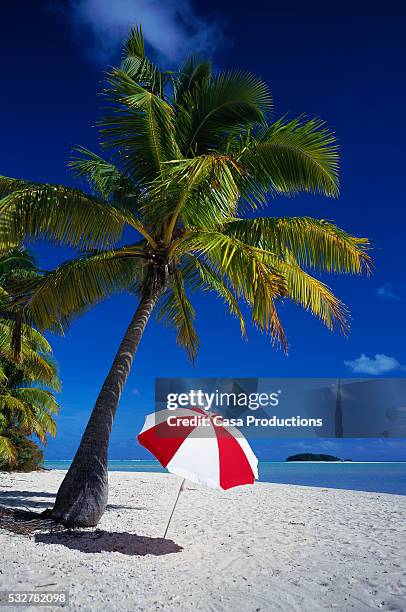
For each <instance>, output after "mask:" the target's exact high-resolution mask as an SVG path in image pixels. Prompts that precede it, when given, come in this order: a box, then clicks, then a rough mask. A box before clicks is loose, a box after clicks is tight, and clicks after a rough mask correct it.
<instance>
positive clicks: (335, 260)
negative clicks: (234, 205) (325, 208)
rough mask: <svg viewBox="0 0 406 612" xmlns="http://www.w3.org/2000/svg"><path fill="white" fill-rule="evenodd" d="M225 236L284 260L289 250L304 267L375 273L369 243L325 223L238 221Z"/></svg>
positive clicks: (225, 229) (228, 225)
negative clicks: (372, 268)
mask: <svg viewBox="0 0 406 612" xmlns="http://www.w3.org/2000/svg"><path fill="white" fill-rule="evenodd" d="M222 232H224V233H225V234H227V235H229V236H233V237H234V238H237V239H238V240H241V241H242V242H244V243H245V244H249V245H251V246H253V247H256V248H259V249H264V250H266V251H269V252H271V253H273V254H275V255H277V256H280V257H284V256H285V252H286V249H289V250H290V251H291V252H292V253H293V254H294V257H295V258H296V260H297V261H298V263H299V265H300V266H304V267H310V268H314V269H317V270H321V271H326V272H335V273H350V274H361V273H362V272H367V273H368V272H369V271H370V269H371V258H370V256H369V255H368V253H367V251H368V249H369V247H370V245H369V241H368V239H366V238H357V237H356V236H352V235H351V234H348V233H347V232H345V231H344V230H342V229H340V228H339V227H337V226H335V225H334V224H332V223H329V222H327V221H324V220H323V219H321V220H319V219H312V218H311V217H270V218H267V217H257V218H255V219H235V220H231V221H230V222H229V223H226V224H225V225H224V226H223V227H222Z"/></svg>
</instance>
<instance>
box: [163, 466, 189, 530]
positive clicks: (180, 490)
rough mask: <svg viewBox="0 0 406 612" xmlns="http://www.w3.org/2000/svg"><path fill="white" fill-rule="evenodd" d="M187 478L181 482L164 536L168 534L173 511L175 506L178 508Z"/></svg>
mask: <svg viewBox="0 0 406 612" xmlns="http://www.w3.org/2000/svg"><path fill="white" fill-rule="evenodd" d="M185 480H186V478H184V479H183V480H182V482H181V483H180V487H179V491H178V494H177V496H176V499H175V503H174V505H173V508H172V512H171V516H170V517H169V521H168V524H167V526H166V529H165V533H164V538H166V534H167V533H168V529H169V525H170V524H171V520H172V517H173V513H174V512H175V508H176V504H177V503H178V499H179V496H180V494H181V493H182V491H183V488H184V487H183V485H184V484H185Z"/></svg>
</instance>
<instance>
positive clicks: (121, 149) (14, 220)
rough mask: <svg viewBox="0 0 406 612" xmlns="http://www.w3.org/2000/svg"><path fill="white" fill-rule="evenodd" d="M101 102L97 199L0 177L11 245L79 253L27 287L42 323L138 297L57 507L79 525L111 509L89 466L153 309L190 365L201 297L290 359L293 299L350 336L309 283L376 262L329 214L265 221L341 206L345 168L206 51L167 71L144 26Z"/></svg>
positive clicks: (80, 172) (84, 171)
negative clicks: (293, 211)
mask: <svg viewBox="0 0 406 612" xmlns="http://www.w3.org/2000/svg"><path fill="white" fill-rule="evenodd" d="M103 95H104V101H105V103H104V116H103V118H102V120H101V121H100V124H99V128H100V136H101V147H102V149H103V151H104V153H103V155H102V156H99V155H98V154H96V153H93V152H91V151H88V150H87V149H84V148H82V147H81V148H78V149H77V150H76V151H75V154H74V157H73V158H72V159H71V161H70V167H71V169H72V170H73V172H74V174H75V176H76V177H77V178H79V179H80V180H82V181H86V184H87V188H86V189H87V190H85V191H83V190H79V189H74V188H70V187H65V186H61V185H48V184H35V183H30V182H27V181H24V180H17V179H9V178H6V177H3V178H1V179H0V190H1V193H0V197H1V198H2V199H1V201H0V202H1V203H0V214H1V223H0V246H1V247H2V248H9V247H10V246H13V245H15V244H19V243H20V242H21V241H22V240H24V239H27V238H30V239H38V238H46V239H49V240H52V241H54V242H56V243H59V244H64V245H70V246H72V247H74V248H77V249H79V250H81V251H82V252H83V254H82V255H81V256H80V257H77V258H75V259H73V260H72V261H69V262H67V263H65V264H63V265H61V266H60V267H58V268H57V269H56V270H55V271H53V272H50V273H48V274H46V275H44V276H43V277H42V278H41V279H37V280H34V281H33V282H31V283H28V284H27V286H26V289H25V291H24V293H23V295H22V296H21V300H22V302H23V303H24V308H25V312H26V314H27V317H28V316H29V317H30V318H31V319H32V321H34V322H35V324H36V325H37V326H38V328H39V329H47V328H49V327H50V326H52V325H54V324H55V322H59V323H60V324H62V325H64V326H66V325H68V324H69V322H70V321H71V319H72V318H73V317H74V316H76V315H77V314H79V313H81V312H83V311H84V310H86V309H87V308H89V306H91V305H92V304H94V303H96V302H98V301H99V300H101V299H103V298H105V297H106V296H108V295H110V294H112V293H113V292H116V291H128V292H129V293H131V294H134V295H137V296H138V299H139V305H138V308H137V310H136V313H135V315H134V318H133V320H132V322H131V323H130V326H129V328H128V330H127V332H126V335H125V337H124V339H123V341H122V343H121V345H120V348H119V351H118V353H117V356H116V359H115V361H114V363H113V365H112V368H111V370H110V373H109V375H108V377H107V379H106V382H105V384H104V386H103V388H102V391H101V392H100V395H99V397H98V399H97V401H96V406H95V409H94V411H93V413H92V417H91V420H90V421H89V425H88V428H87V430H86V432H85V434H84V437H83V439H82V443H81V449H82V450H79V452H78V455H77V456H76V458H75V461H74V464H73V465H72V468H71V470H70V472H69V473H68V475H67V478H66V479H65V482H64V485H62V489H64V492H65V494H62V493H61V492H60V495H59V501H58V499H57V504H56V507H55V508H56V510H55V516H59V517H61V518H62V519H63V520H65V521H66V522H69V523H72V524H95V522H97V520H98V518H99V517H100V512H102V511H103V509H104V506H105V502H106V499H107V497H106V495H107V493H106V486H107V485H106V482H107V471H106V469H105V470H104V471H105V473H104V472H103V473H102V472H100V470H99V469H98V468H96V467H95V464H96V463H97V464H99V465H106V464H107V445H108V439H109V436H110V429H111V422H112V420H113V418H114V414H115V410H116V407H117V403H118V401H119V397H120V394H121V391H122V388H123V385H124V383H125V380H126V378H127V376H128V373H129V371H130V367H131V364H132V359H133V356H134V353H135V351H136V348H137V346H138V342H139V340H140V338H141V335H142V332H143V330H144V327H145V324H146V322H147V320H148V318H149V316H150V314H151V312H152V310H153V309H154V307H155V306H157V310H158V316H159V318H161V319H163V320H164V321H165V322H167V323H168V324H170V325H173V326H174V327H175V328H176V332H177V342H178V343H179V344H180V345H182V346H183V347H185V348H186V350H187V351H188V354H189V355H190V357H191V358H192V359H194V357H195V355H196V352H197V348H198V337H197V334H196V331H195V328H194V318H195V311H194V309H193V306H192V303H191V301H190V295H191V293H192V292H193V291H195V290H197V289H202V290H205V291H211V292H214V293H215V294H216V295H218V296H219V297H220V298H221V299H222V300H223V301H224V302H225V303H226V306H227V308H228V310H229V311H230V313H231V314H232V315H234V316H236V317H237V318H238V320H239V323H240V327H241V333H242V335H243V336H244V335H245V333H246V326H245V321H244V318H243V311H244V309H243V311H242V309H241V307H242V304H245V305H246V307H248V308H249V310H250V313H251V317H252V321H253V322H254V324H255V325H256V326H258V327H259V329H260V330H262V331H265V332H267V333H269V334H270V336H271V338H272V339H273V340H274V342H276V343H277V344H280V345H281V346H282V347H283V348H285V350H286V348H287V340H286V337H285V333H284V330H283V328H282V325H281V322H280V320H279V317H278V311H277V305H278V303H279V302H280V301H281V300H283V299H290V300H293V301H294V302H296V303H297V304H299V305H300V306H302V307H304V308H305V309H306V310H309V311H310V312H311V313H312V314H313V315H315V316H316V317H318V318H319V319H320V320H321V321H322V322H323V323H324V324H325V325H326V326H327V327H328V328H329V329H333V328H334V327H335V326H337V327H338V328H340V329H341V330H342V331H344V332H346V331H347V328H348V322H347V316H346V314H347V313H346V308H345V306H344V305H343V304H342V302H341V301H340V300H339V299H338V298H337V297H335V296H334V295H333V293H332V292H331V290H330V289H329V288H328V287H327V286H326V285H325V284H324V283H323V282H322V281H321V280H319V279H318V278H316V277H315V276H313V275H312V273H314V272H319V273H324V272H331V273H352V274H360V273H362V272H363V271H368V269H369V266H370V259H369V256H368V254H367V250H368V240H367V239H365V238H358V237H354V236H352V235H350V234H349V233H347V232H346V231H344V230H342V229H340V228H338V227H336V226H335V225H334V224H333V223H331V222H327V221H325V220H318V219H312V218H309V217H270V216H267V215H265V214H263V213H264V212H266V211H267V207H268V204H269V201H270V199H271V198H273V197H275V196H288V195H294V194H297V193H300V192H309V193H316V194H322V195H325V196H328V197H336V196H337V195H338V189H339V188H338V167H339V159H338V150H337V143H336V140H335V138H334V135H333V134H332V133H331V132H330V131H329V130H328V128H327V127H326V125H325V123H324V122H323V121H321V120H320V119H317V118H313V119H307V118H305V117H299V118H296V119H293V120H288V119H287V118H281V119H277V120H274V119H273V117H272V97H271V94H270V91H269V88H268V86H267V85H266V84H265V83H264V82H263V81H262V80H261V79H260V78H259V77H257V76H255V75H254V74H252V73H249V72H244V71H240V70H235V71H229V72H213V70H212V67H211V64H210V62H208V61H201V60H199V59H197V58H196V57H191V58H189V59H187V60H186V61H185V62H184V63H183V65H182V66H181V67H180V68H179V70H177V71H161V70H160V69H159V68H158V67H157V66H156V65H155V64H154V63H153V62H152V61H151V60H150V59H149V58H148V57H147V56H146V54H145V47H144V40H143V36H142V32H141V29H140V28H137V27H136V28H133V29H132V30H131V32H130V35H129V37H128V39H127V41H126V43H125V46H124V51H123V59H122V63H121V65H120V67H118V68H114V69H111V70H110V71H109V73H108V74H107V76H106V86H105V90H104V92H103ZM89 188H90V189H89ZM89 190H90V191H91V194H89V193H88V191H89ZM124 230H126V231H125V237H126V244H123V240H122V237H123V231H124ZM128 230H131V231H132V232H133V235H134V238H133V239H131V238H129V239H128V238H127V237H128V236H131V231H128ZM124 349H125V350H124ZM95 415H99V416H98V417H97V418H96V416H95ZM107 421H110V425H108V424H107ZM101 440H102V442H101ZM102 447H103V449H104V450H102ZM78 457H79V458H78ZM100 469H101V468H100ZM80 471H81V472H82V476H80ZM95 474H97V475H95ZM73 476H74V477H73Z"/></svg>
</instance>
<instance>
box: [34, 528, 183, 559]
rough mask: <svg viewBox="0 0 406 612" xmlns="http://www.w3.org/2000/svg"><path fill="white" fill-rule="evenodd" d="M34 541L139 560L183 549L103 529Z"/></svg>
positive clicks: (42, 536)
mask: <svg viewBox="0 0 406 612" xmlns="http://www.w3.org/2000/svg"><path fill="white" fill-rule="evenodd" d="M35 542H41V543H42V544H59V545H61V546H66V547H67V548H70V549H72V550H79V551H80V552H84V553H102V552H119V553H121V554H123V555H130V556H138V557H143V556H145V555H154V556H161V555H170V554H172V553H178V552H181V551H182V550H183V548H182V546H179V545H178V544H176V543H175V542H174V541H173V540H167V539H165V538H149V537H147V536H139V535H137V534H135V533H126V532H109V531H103V530H96V531H85V532H69V533H38V534H36V535H35Z"/></svg>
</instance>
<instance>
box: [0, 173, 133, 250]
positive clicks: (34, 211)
mask: <svg viewBox="0 0 406 612" xmlns="http://www.w3.org/2000/svg"><path fill="white" fill-rule="evenodd" d="M0 189H3V193H6V195H4V197H3V198H2V199H1V200H0V249H1V250H3V251H8V250H9V249H10V248H13V247H15V246H18V245H20V244H21V243H22V242H23V240H25V239H31V240H35V239H49V240H51V241H54V242H57V243H60V244H64V245H68V246H73V247H78V248H100V249H102V248H105V247H106V246H108V245H111V244H114V243H116V242H117V241H118V240H120V238H121V234H122V230H123V226H124V224H125V222H126V217H125V215H124V213H123V212H119V211H118V210H117V209H115V208H113V207H111V206H108V204H106V203H105V202H103V201H101V200H98V199H97V198H95V197H93V196H89V195H87V194H85V193H83V192H82V191H80V190H77V189H72V188H70V187H64V186H62V185H46V184H43V185H41V184H36V183H29V182H24V181H21V180H14V179H10V178H7V177H0Z"/></svg>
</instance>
